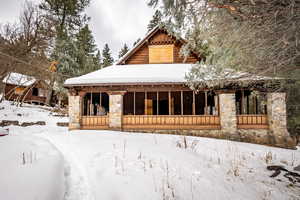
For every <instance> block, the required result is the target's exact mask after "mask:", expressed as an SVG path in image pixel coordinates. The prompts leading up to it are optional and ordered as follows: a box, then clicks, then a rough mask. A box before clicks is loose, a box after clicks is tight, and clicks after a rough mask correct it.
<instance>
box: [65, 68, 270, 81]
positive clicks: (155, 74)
mask: <svg viewBox="0 0 300 200" xmlns="http://www.w3.org/2000/svg"><path fill="white" fill-rule="evenodd" d="M193 66H195V64H134V65H112V66H109V67H105V68H103V69H100V70H97V71H95V72H91V73H88V74H86V75H82V76H79V77H75V78H70V79H67V80H66V81H65V86H74V85H126V84H127V85H129V84H168V83H169V84H171V83H176V84H181V83H182V84H184V83H186V81H187V80H186V75H187V74H188V73H189V72H191V70H192V68H193ZM197 68H198V67H197V66H196V69H197ZM199 72H200V73H201V74H204V76H203V78H202V81H210V80H216V79H226V80H230V79H231V80H240V81H246V80H267V79H270V77H263V76H256V75H251V74H249V73H246V72H234V71H233V70H225V71H224V72H223V73H222V75H220V74H219V73H218V72H216V70H214V68H213V67H212V66H206V65H203V66H202V67H200V71H198V73H199Z"/></svg>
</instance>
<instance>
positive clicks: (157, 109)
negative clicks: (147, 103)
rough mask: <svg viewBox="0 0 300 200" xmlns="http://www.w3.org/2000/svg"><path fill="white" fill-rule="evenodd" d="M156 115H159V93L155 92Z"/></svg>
mask: <svg viewBox="0 0 300 200" xmlns="http://www.w3.org/2000/svg"><path fill="white" fill-rule="evenodd" d="M156 114H157V115H159V93H158V91H157V92H156Z"/></svg>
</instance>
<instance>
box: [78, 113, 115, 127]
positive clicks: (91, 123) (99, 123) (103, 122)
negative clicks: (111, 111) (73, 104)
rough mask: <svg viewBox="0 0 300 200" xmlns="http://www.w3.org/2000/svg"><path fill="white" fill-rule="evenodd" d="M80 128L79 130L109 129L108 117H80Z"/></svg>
mask: <svg viewBox="0 0 300 200" xmlns="http://www.w3.org/2000/svg"><path fill="white" fill-rule="evenodd" d="M80 127H81V129H92V130H96V129H100V130H105V129H109V126H108V116H107V115H105V116H82V117H81V123H80Z"/></svg>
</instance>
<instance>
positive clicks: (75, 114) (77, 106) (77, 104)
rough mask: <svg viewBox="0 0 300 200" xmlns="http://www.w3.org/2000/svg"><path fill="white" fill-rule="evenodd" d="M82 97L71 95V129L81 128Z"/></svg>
mask: <svg viewBox="0 0 300 200" xmlns="http://www.w3.org/2000/svg"><path fill="white" fill-rule="evenodd" d="M80 116H81V97H80V96H79V95H69V130H76V129H80Z"/></svg>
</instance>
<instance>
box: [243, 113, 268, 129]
mask: <svg viewBox="0 0 300 200" xmlns="http://www.w3.org/2000/svg"><path fill="white" fill-rule="evenodd" d="M237 126H238V128H241V129H267V128H269V126H268V116H267V115H237Z"/></svg>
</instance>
